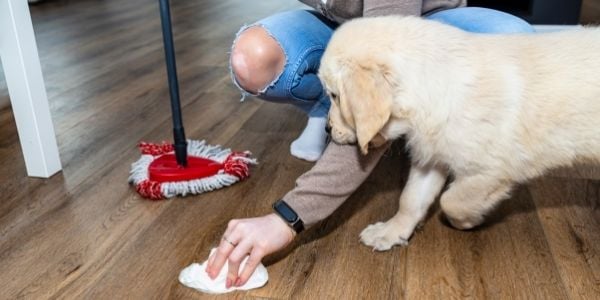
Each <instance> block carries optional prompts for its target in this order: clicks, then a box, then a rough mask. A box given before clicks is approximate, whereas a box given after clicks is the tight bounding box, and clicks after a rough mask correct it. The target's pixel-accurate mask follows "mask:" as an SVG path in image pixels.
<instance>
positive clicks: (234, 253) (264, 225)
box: [206, 214, 296, 288]
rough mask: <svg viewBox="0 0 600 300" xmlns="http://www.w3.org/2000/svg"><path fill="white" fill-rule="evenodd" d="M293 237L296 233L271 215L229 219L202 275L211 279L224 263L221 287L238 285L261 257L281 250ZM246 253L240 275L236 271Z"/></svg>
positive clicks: (217, 273) (247, 276) (244, 280)
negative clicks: (226, 271) (225, 273)
mask: <svg viewBox="0 0 600 300" xmlns="http://www.w3.org/2000/svg"><path fill="white" fill-rule="evenodd" d="M295 235H296V232H295V231H293V230H292V229H291V228H290V227H289V226H288V225H287V224H286V223H285V222H284V221H283V220H282V219H281V218H279V217H278V216H277V215H275V214H269V215H266V216H262V217H258V218H251V219H239V220H235V219H234V220H231V221H229V224H228V225H227V230H225V233H224V234H223V238H222V239H221V243H220V244H219V248H217V251H215V252H214V254H213V255H211V256H210V257H209V259H208V266H207V267H206V272H207V273H208V276H209V277H210V278H212V279H215V278H216V277H217V275H219V273H220V272H221V268H223V265H224V264H225V262H228V264H229V265H228V266H229V271H228V274H227V280H226V283H225V287H226V288H230V287H231V286H242V285H244V284H245V283H246V281H248V278H250V275H252V273H254V270H256V267H257V266H258V264H259V263H260V261H261V260H262V259H263V257H265V256H267V255H269V254H271V253H273V252H276V251H278V250H281V249H283V248H284V247H285V246H287V245H288V244H289V243H290V242H291V241H292V240H293V239H294V237H295ZM248 254H249V255H250V257H248V260H247V261H246V265H245V266H244V269H243V270H242V272H239V269H240V264H241V262H242V260H243V259H244V258H245V257H246V256H247V255H248Z"/></svg>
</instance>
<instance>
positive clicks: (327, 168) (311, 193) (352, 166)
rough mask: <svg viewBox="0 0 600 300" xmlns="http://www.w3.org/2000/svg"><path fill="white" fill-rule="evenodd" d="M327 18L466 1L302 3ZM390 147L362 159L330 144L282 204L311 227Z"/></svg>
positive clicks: (420, 11)
mask: <svg viewBox="0 0 600 300" xmlns="http://www.w3.org/2000/svg"><path fill="white" fill-rule="evenodd" d="M300 1H301V2H303V3H305V4H307V5H309V6H311V7H313V8H315V9H317V10H318V11H320V12H321V13H322V14H324V15H325V16H327V17H328V18H330V19H332V20H334V21H337V22H340V23H341V22H343V21H344V20H348V19H351V18H356V17H361V16H380V15H392V14H400V15H424V14H429V13H432V12H436V11H440V10H445V9H450V8H456V7H461V6H465V5H466V0H405V1H394V0H371V1H369V0H364V1H363V0H327V1H325V3H324V1H322V0H300ZM387 148H388V147H381V148H378V149H371V150H370V151H369V154H368V155H366V156H363V155H362V154H361V153H360V151H359V150H358V147H356V146H352V145H344V146H341V145H337V144H335V143H330V144H329V145H328V146H327V149H325V152H324V153H323V156H322V157H321V159H320V160H319V161H318V162H317V163H316V164H315V165H314V167H313V168H312V169H311V170H309V171H308V172H306V173H304V174H303V175H302V176H300V177H299V178H298V179H297V180H296V187H295V188H294V189H293V190H291V191H289V192H288V193H287V194H286V195H285V196H284V197H283V200H284V201H285V202H286V203H287V204H288V205H290V206H291V207H292V208H293V209H294V210H295V211H296V213H298V215H299V216H300V218H301V219H302V221H303V222H304V225H305V226H306V227H310V226H311V225H314V224H315V223H317V222H319V221H321V220H323V219H325V218H326V217H328V216H329V215H330V214H331V213H333V211H335V210H336V209H337V208H338V207H339V206H340V205H342V203H344V201H346V199H348V197H350V195H351V194H352V193H354V191H356V189H358V187H359V186H360V185H361V184H362V183H363V182H364V181H365V180H366V179H367V177H368V176H369V174H371V171H373V169H374V168H375V166H376V165H377V162H379V160H380V159H381V156H382V155H383V153H384V152H385V151H386V150H387Z"/></svg>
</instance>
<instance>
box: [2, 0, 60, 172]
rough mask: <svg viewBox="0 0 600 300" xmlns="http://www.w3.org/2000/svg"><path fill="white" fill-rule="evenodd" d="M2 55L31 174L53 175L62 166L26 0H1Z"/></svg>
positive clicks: (20, 138) (5, 74) (28, 169)
mask: <svg viewBox="0 0 600 300" xmlns="http://www.w3.org/2000/svg"><path fill="white" fill-rule="evenodd" d="M0 56H1V58H2V66H3V67H4V76H5V78H6V83H7V85H8V93H9V96H10V100H11V103H12V110H13V114H14V116H15V120H16V123H17V130H18V132H19V140H20V141H21V148H22V150H23V156H24V157H25V165H26V166H27V174H28V175H29V176H34V177H45V178H47V177H50V176H52V175H53V174H54V173H56V172H58V171H60V170H61V165H60V158H59V156H58V147H57V145H56V136H55V134H54V126H53V125H52V119H51V118H50V108H49V106H48V98H47V96H46V88H45V86H44V79H43V77H42V69H41V66H40V59H39V56H38V51H37V45H36V43H35V37H34V34H33V26H32V24H31V16H30V14H29V7H28V5H27V1H26V0H0Z"/></svg>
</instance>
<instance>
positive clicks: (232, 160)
mask: <svg viewBox="0 0 600 300" xmlns="http://www.w3.org/2000/svg"><path fill="white" fill-rule="evenodd" d="M138 147H139V149H140V152H141V153H142V156H141V158H140V159H139V160H138V161H136V162H134V163H133V164H131V171H130V173H129V183H130V184H133V185H135V187H136V190H137V192H138V193H139V194H140V195H142V196H143V197H145V198H148V199H151V200H160V199H165V198H172V197H175V196H177V195H180V196H186V195H189V194H192V195H196V194H201V193H205V192H210V191H213V190H216V189H220V188H222V187H226V186H230V185H232V184H234V183H236V182H238V181H240V180H243V179H246V178H247V177H248V176H250V170H249V167H248V165H256V164H257V161H256V159H254V158H251V157H250V155H251V153H250V152H249V151H245V152H232V151H231V150H230V149H224V148H221V146H219V145H214V146H213V145H209V144H207V143H206V142H205V141H204V140H202V141H196V140H188V146H187V152H188V155H189V156H196V157H201V158H205V159H210V160H213V161H215V162H218V163H220V164H222V165H223V168H222V169H221V170H219V171H218V173H217V174H215V175H213V176H210V177H205V178H199V179H194V180H189V181H181V182H157V181H152V180H150V179H149V174H148V168H149V166H150V164H151V163H152V161H154V159H156V158H157V157H159V156H161V155H163V154H168V153H172V152H173V151H174V150H173V145H171V144H168V143H166V142H163V143H162V144H155V143H146V142H141V143H140V144H139V146H138Z"/></svg>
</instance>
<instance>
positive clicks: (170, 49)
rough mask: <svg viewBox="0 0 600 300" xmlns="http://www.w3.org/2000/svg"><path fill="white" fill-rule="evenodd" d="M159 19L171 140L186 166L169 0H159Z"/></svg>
mask: <svg viewBox="0 0 600 300" xmlns="http://www.w3.org/2000/svg"><path fill="white" fill-rule="evenodd" d="M158 2H159V6H160V20H161V24H162V33H163V43H164V48H165V60H166V62H167V75H168V77H169V93H170V96H171V114H172V117H173V140H174V148H175V157H176V159H177V164H178V165H180V166H182V167H185V166H187V140H186V138H185V132H184V130H183V123H182V121H181V106H180V104H179V84H178V83H177V67H176V63H175V49H174V48H175V47H174V46H173V32H172V31H171V12H170V9H169V0H159V1H158Z"/></svg>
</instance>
